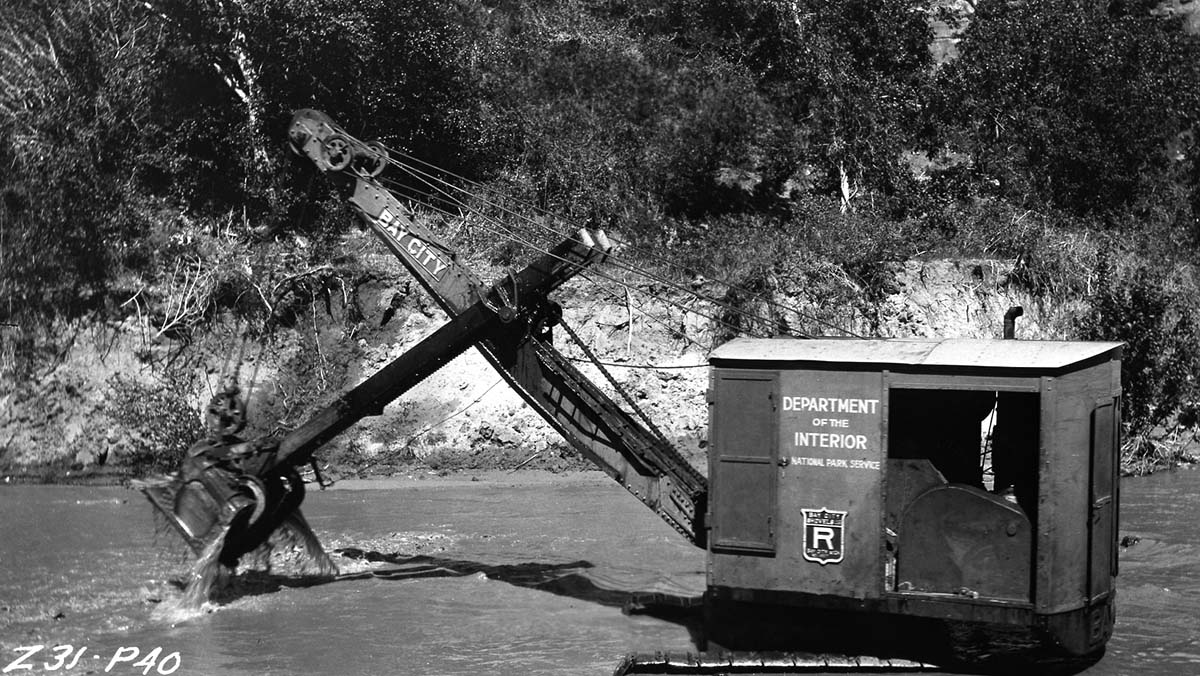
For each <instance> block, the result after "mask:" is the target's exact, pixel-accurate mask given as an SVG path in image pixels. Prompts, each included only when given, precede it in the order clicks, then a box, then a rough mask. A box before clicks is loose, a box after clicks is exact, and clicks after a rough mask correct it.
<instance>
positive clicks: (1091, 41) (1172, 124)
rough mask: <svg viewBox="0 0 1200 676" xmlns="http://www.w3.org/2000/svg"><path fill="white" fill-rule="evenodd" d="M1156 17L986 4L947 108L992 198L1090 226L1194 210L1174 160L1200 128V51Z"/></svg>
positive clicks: (951, 132) (947, 131) (947, 136)
mask: <svg viewBox="0 0 1200 676" xmlns="http://www.w3.org/2000/svg"><path fill="white" fill-rule="evenodd" d="M1147 6H1148V5H1147V3H1142V2H1131V3H1113V4H1112V5H1111V7H1110V8H1108V9H1107V10H1106V8H1105V7H1104V6H1103V3H1096V2H1091V1H1090V0H1065V1H1063V2H1055V3H1037V2H1019V3H1018V2H993V3H981V4H980V7H979V11H978V12H977V13H976V14H975V16H974V18H973V19H972V22H971V25H970V26H969V28H968V29H967V31H966V34H965V37H964V39H963V41H962V42H961V43H960V49H961V56H960V57H959V58H958V59H957V60H956V61H953V62H951V63H950V64H949V65H947V66H946V67H945V69H944V71H943V72H942V74H941V77H940V81H939V86H938V90H939V92H940V97H939V99H940V100H939V103H938V105H937V106H936V108H937V112H938V117H939V124H940V125H941V128H942V139H943V141H944V142H945V144H946V146H948V147H949V148H950V149H952V150H955V151H957V152H961V153H964V154H966V155H967V156H969V157H970V158H971V161H972V164H973V167H974V172H975V181H974V184H975V185H976V186H977V188H978V189H980V190H981V192H984V193H985V194H999V195H1004V196H1007V197H1009V198H1011V199H1014V200H1017V201H1022V200H1026V201H1027V200H1028V199H1030V198H1032V199H1034V200H1036V201H1038V202H1040V203H1042V204H1047V205H1050V206H1052V207H1059V208H1064V209H1067V210H1069V211H1071V212H1073V213H1075V214H1081V215H1085V214H1094V215H1105V214H1110V213H1114V212H1117V211H1120V210H1123V209H1142V210H1145V209H1149V208H1151V207H1155V206H1157V207H1159V208H1161V207H1162V204H1163V200H1164V199H1169V200H1171V201H1172V203H1173V204H1174V205H1175V207H1176V208H1178V207H1184V206H1185V205H1186V202H1187V199H1186V197H1185V199H1183V200H1176V199H1175V198H1174V197H1170V196H1169V195H1168V193H1170V192H1171V191H1172V189H1173V187H1174V186H1177V185H1180V184H1179V181H1180V180H1185V181H1188V180H1190V179H1186V178H1183V177H1182V176H1181V173H1182V172H1181V171H1180V169H1181V167H1180V166H1179V159H1178V158H1176V157H1173V156H1172V154H1171V153H1169V152H1168V148H1169V147H1172V146H1173V145H1175V144H1177V143H1178V142H1179V140H1180V139H1181V138H1186V137H1189V136H1192V137H1194V134H1195V130H1196V125H1197V121H1198V119H1200V65H1198V64H1200V41H1197V39H1196V38H1195V37H1194V36H1189V35H1186V34H1184V32H1183V31H1182V30H1181V26H1180V24H1179V22H1177V21H1168V20H1165V19H1162V18H1160V17H1157V16H1153V15H1151V14H1150V13H1149V12H1148V11H1146V10H1147ZM988 185H995V186H996V189H995V190H988V189H987V188H986V186H988ZM1196 189H1197V187H1196V184H1195V182H1194V181H1192V182H1191V185H1190V186H1187V187H1186V188H1185V190H1184V195H1185V196H1186V195H1187V194H1188V193H1190V194H1191V195H1194V194H1195V191H1196ZM1192 199H1194V198H1192ZM1184 217H1185V218H1186V214H1185V215H1184Z"/></svg>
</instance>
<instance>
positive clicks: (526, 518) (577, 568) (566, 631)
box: [0, 470, 1200, 676]
mask: <svg viewBox="0 0 1200 676" xmlns="http://www.w3.org/2000/svg"><path fill="white" fill-rule="evenodd" d="M304 512H305V514H306V516H307V517H308V519H309V522H310V523H311V525H312V527H313V529H314V531H315V532H316V533H317V535H318V536H319V537H320V538H321V540H322V542H323V543H324V544H325V546H326V548H327V549H329V550H331V551H332V550H342V551H344V552H346V553H348V554H350V555H351V556H350V557H347V556H341V555H335V557H334V558H335V560H336V561H337V562H338V563H339V565H340V566H341V569H342V576H341V577H340V578H339V579H337V580H335V581H332V582H328V581H322V580H316V579H313V578H305V577H303V576H302V575H299V574H298V573H293V572H290V570H289V568H288V561H287V560H283V559H280V560H276V561H274V562H273V567H272V572H271V573H267V572H250V573H243V574H241V575H238V576H236V577H235V578H234V581H233V584H232V586H231V588H230V589H229V590H228V591H226V592H225V593H224V595H223V596H222V597H221V598H219V599H218V602H217V603H213V604H209V605H207V606H205V607H204V608H203V609H202V610H200V611H199V612H196V611H189V610H187V609H185V608H181V607H180V606H179V600H180V596H181V591H180V590H179V588H178V586H177V584H175V583H173V581H178V580H179V579H181V578H182V576H183V575H184V574H185V573H186V571H187V568H188V565H187V564H188V560H189V557H188V556H187V554H186V552H184V551H183V550H182V547H181V545H180V543H179V542H178V541H177V540H178V538H177V537H176V536H174V535H173V534H170V533H160V532H158V529H157V528H156V524H155V522H154V519H153V517H152V516H151V512H150V508H149V505H148V504H146V502H145V500H143V499H142V497H141V495H140V494H138V493H136V492H134V491H131V490H125V489H120V488H81V487H65V486H0V670H2V669H3V668H5V666H10V665H11V663H12V661H13V660H15V659H17V657H19V655H20V653H19V652H18V650H17V648H19V647H21V646H32V645H45V646H47V647H46V648H45V649H43V650H42V651H41V652H40V653H38V654H37V655H34V656H33V657H32V658H31V659H30V660H29V663H31V664H32V665H33V667H34V668H33V669H31V670H21V669H13V670H11V671H10V673H13V674H28V673H41V672H42V671H48V670H46V669H45V667H46V666H51V667H53V666H54V661H55V660H54V655H55V653H54V652H52V648H51V647H52V646H55V645H59V646H61V645H63V644H70V645H71V646H72V648H73V652H72V653H71V655H70V656H71V657H74V656H77V655H79V650H80V648H86V652H84V653H83V654H82V655H81V656H79V658H78V659H77V660H76V662H75V663H74V664H73V665H72V666H70V667H68V666H66V665H63V666H62V667H61V668H60V669H58V670H56V672H57V673H65V674H86V673H105V668H106V667H107V666H108V665H109V662H110V661H111V660H112V658H113V657H114V656H116V655H118V653H119V651H121V650H122V649H123V648H124V649H127V650H126V651H125V652H124V653H121V655H122V656H128V655H130V654H131V651H130V650H128V649H132V648H136V649H137V650H138V653H139V658H142V657H145V656H146V655H147V654H149V653H151V652H152V651H153V650H154V648H161V649H162V650H161V651H159V653H157V655H156V656H155V661H154V662H151V663H149V664H150V666H149V667H147V666H146V664H142V666H139V667H136V668H135V667H134V666H133V665H134V663H135V662H136V659H127V660H126V661H124V662H118V663H116V664H114V665H113V667H112V670H111V671H110V672H108V673H114V674H141V673H143V671H144V670H145V669H148V670H149V673H156V669H160V668H161V669H163V670H164V671H165V670H170V669H171V667H172V666H173V665H172V663H168V662H165V661H164V657H165V656H166V655H168V654H170V653H172V652H178V653H179V656H178V658H177V661H178V668H177V669H176V670H174V673H176V674H231V675H242V674H245V675H250V674H281V675H282V674H287V675H293V674H438V675H441V674H446V675H452V674H472V675H474V674H530V675H559V674H580V675H607V674H610V673H611V672H612V669H613V666H614V665H615V664H616V662H617V660H618V659H619V658H620V656H621V655H623V654H625V653H627V652H646V651H654V650H672V651H687V650H694V649H695V646H694V644H693V642H692V637H691V635H690V633H689V631H688V628H687V627H685V626H681V625H680V624H677V623H674V622H671V621H667V620H662V619H656V618H652V617H648V616H639V615H633V616H629V615H624V614H622V612H621V605H622V603H623V602H624V600H625V599H626V598H627V597H628V596H629V595H630V594H631V593H638V592H660V593H666V594H672V595H677V596H684V597H688V596H698V595H699V594H700V593H702V592H703V589H704V552H703V551H701V550H698V549H695V548H693V547H692V546H691V545H689V544H687V543H686V542H684V540H683V539H682V538H680V537H679V536H678V535H677V534H676V533H675V532H674V531H672V530H671V529H670V528H669V527H667V526H666V525H665V524H663V523H662V522H660V521H659V520H658V518H657V517H656V516H654V515H653V514H652V513H650V512H649V511H648V510H646V509H645V508H644V507H643V506H642V505H641V504H640V503H638V502H637V501H636V500H634V499H633V498H632V497H630V496H628V495H627V494H625V492H624V491H623V490H622V489H621V488H619V487H618V486H616V485H615V484H611V483H609V482H608V480H607V479H606V478H605V477H603V475H600V474H596V479H595V480H594V481H593V480H584V481H578V480H576V481H572V482H570V483H567V484H566V485H506V484H500V483H491V482H481V483H475V484H470V483H467V484H463V483H441V482H435V481H430V482H428V483H426V482H416V483H414V484H412V485H407V486H405V487H401V488H394V489H388V490H380V489H363V490H331V491H325V492H313V493H310V494H309V496H308V498H307V499H306V500H305V503H304ZM1198 516H1200V471H1194V470H1181V471H1177V472H1168V473H1161V474H1158V475H1154V476H1151V477H1147V478H1141V479H1126V480H1124V481H1122V483H1121V525H1120V532H1121V534H1122V535H1135V536H1137V537H1139V538H1140V541H1139V542H1138V543H1137V544H1136V545H1134V546H1132V547H1129V548H1126V549H1123V550H1122V551H1121V557H1120V576H1119V578H1118V596H1117V625H1116V629H1115V632H1114V636H1113V638H1112V640H1111V641H1110V643H1109V648H1108V653H1107V655H1106V656H1105V657H1104V658H1103V659H1102V660H1101V661H1100V662H1099V663H1097V664H1096V665H1094V666H1093V667H1092V668H1090V669H1088V670H1087V671H1086V672H1084V673H1085V674H1087V675H1088V676H1119V675H1125V674H1133V673H1137V674H1138V675H1139V676H1156V675H1159V674H1161V675H1171V676H1174V675H1175V674H1198V673H1200V575H1198V574H1197V573H1198V572H1200V571H1198V569H1197V568H1198V564H1200V518H1198ZM371 559H376V560H374V561H372V560H371ZM59 650H60V651H63V650H64V649H63V648H61V647H60V648H59Z"/></svg>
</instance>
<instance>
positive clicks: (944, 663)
mask: <svg viewBox="0 0 1200 676" xmlns="http://www.w3.org/2000/svg"><path fill="white" fill-rule="evenodd" d="M333 554H335V555H337V556H341V557H343V558H345V559H349V560H353V561H362V562H368V563H383V564H388V565H389V567H388V568H385V569H381V570H369V571H362V572H355V573H347V574H342V575H338V576H336V577H331V576H323V575H296V574H278V573H272V572H270V571H262V570H248V571H244V572H241V573H238V574H237V575H234V576H231V577H230V578H229V579H228V580H227V581H226V583H225V584H224V585H223V586H222V587H221V589H219V590H216V589H214V594H213V597H212V601H213V602H215V603H218V604H227V603H231V602H233V601H235V600H237V599H239V598H243V597H249V596H258V595H263V594H271V593H275V592H278V591H280V590H282V589H285V588H307V587H316V586H322V585H328V584H336V583H344V582H350V581H354V580H364V579H377V580H378V579H382V580H396V581H403V580H415V579H424V578H461V577H470V576H476V575H483V576H486V577H487V578H488V579H489V580H495V581H498V582H504V583H506V584H510V585H514V586H517V587H521V588H525V589H533V590H537V591H542V592H547V593H550V594H555V595H558V596H564V597H569V598H572V599H576V600H580V601H585V602H588V603H594V604H598V605H602V606H607V607H612V608H620V609H621V610H622V612H624V613H626V614H631V615H646V616H650V617H654V618H656V619H659V620H663V621H667V622H671V623H673V624H676V625H679V626H681V627H682V628H684V629H685V630H686V631H687V633H688V636H689V639H690V642H691V644H692V647H693V649H694V650H696V651H697V652H701V651H709V652H713V651H720V650H722V649H724V648H731V649H745V648H743V647H742V646H738V645H736V644H735V645H726V644H724V643H722V644H721V645H717V644H716V643H713V642H712V641H711V640H710V639H711V637H710V636H708V635H707V633H706V629H705V610H704V602H703V597H702V596H680V595H674V594H669V593H664V592H647V591H634V590H627V589H614V588H610V587H604V586H600V585H598V584H597V583H596V582H595V581H594V580H593V579H591V577H590V576H589V571H591V570H592V569H594V568H595V565H594V564H592V563H591V562H589V561H585V560H578V561H570V562H566V563H540V562H524V563H514V564H485V563H480V562H477V561H467V560H461V559H453V558H448V557H442V556H431V555H425V554H417V555H401V554H384V553H380V552H377V551H370V550H363V549H359V548H356V547H346V548H342V549H337V550H334V551H333ZM720 613H721V614H722V616H725V615H726V614H728V618H727V619H728V621H729V623H730V624H731V625H733V626H737V627H741V628H744V630H745V631H750V632H752V633H754V634H755V636H754V640H756V641H757V640H761V639H762V637H763V635H764V634H763V633H762V632H763V631H766V630H768V629H776V628H778V627H780V626H788V627H789V628H790V630H789V631H787V632H786V633H785V634H780V636H781V637H783V638H782V639H781V640H782V641H783V645H781V646H779V647H774V648H773V649H776V650H786V651H787V652H791V653H809V654H814V655H816V654H835V655H836V654H840V655H873V656H877V657H889V658H904V659H909V660H916V661H920V662H924V663H926V664H930V665H933V664H937V665H940V667H939V669H942V670H944V672H952V673H964V674H966V673H970V674H1012V673H1018V672H1020V671H1028V672H1029V673H1037V674H1058V675H1063V676H1066V675H1068V674H1077V673H1079V672H1081V671H1083V670H1085V669H1087V668H1088V667H1089V666H1090V665H1092V664H1094V663H1095V662H1096V660H1097V659H1099V655H1093V656H1090V657H1088V658H1086V659H1077V658H1072V659H1064V658H1062V657H1061V656H1049V655H1045V654H1032V653H1030V652H1029V651H1028V650H1027V648H1028V646H1025V647H1024V648H1023V647H1022V646H1020V645H1018V644H1021V643H1024V642H1026V641H1027V640H1028V638H1029V637H1028V636H1022V635H1020V634H1019V633H1015V632H1012V630H1005V629H1003V628H993V629H996V631H992V630H991V629H988V628H979V627H963V626H957V625H953V624H948V623H944V622H936V621H929V622H913V618H908V620H906V621H904V622H901V623H897V622H892V621H890V620H888V618H883V617H864V616H863V615H861V614H846V615H844V616H843V615H838V614H836V613H823V614H821V615H820V616H819V617H814V618H812V619H810V620H808V621H805V622H803V623H802V624H801V623H797V620H796V617H795V616H794V615H792V614H790V613H789V616H788V617H786V618H784V617H774V616H772V614H771V613H769V612H767V613H765V614H764V611H763V609H749V614H747V613H745V612H738V611H737V610H736V609H734V610H731V609H722V610H721V611H720ZM1005 642H1010V645H1009V648H1010V649H1011V648H1017V649H1018V650H1017V654H1015V655H1014V654H1004V651H1003V650H1001V651H1000V652H999V653H997V652H996V648H997V647H998V645H997V644H998V643H999V644H1000V646H1001V647H1002V645H1003V644H1004V643H1005ZM950 646H955V648H954V649H953V650H951V649H950ZM964 648H965V652H964V651H963V649H964Z"/></svg>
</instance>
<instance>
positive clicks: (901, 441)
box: [887, 388, 1040, 523]
mask: <svg viewBox="0 0 1200 676" xmlns="http://www.w3.org/2000/svg"><path fill="white" fill-rule="evenodd" d="M888 396H889V399H888V449H887V454H888V458H891V459H911V460H919V459H926V460H929V462H930V463H931V464H932V465H933V467H934V468H935V469H936V470H937V471H938V472H939V473H940V474H941V475H942V477H943V478H944V479H945V480H946V482H947V483H955V484H965V485H968V486H973V487H975V488H978V489H980V490H984V491H988V492H990V493H993V494H996V495H1000V496H1003V497H1005V498H1006V499H1008V500H1009V501H1010V502H1014V503H1016V504H1017V505H1018V506H1019V507H1020V508H1021V509H1022V511H1024V512H1025V514H1026V515H1027V516H1028V517H1029V519H1030V521H1031V522H1033V523H1036V510H1037V485H1038V477H1037V457H1038V446H1039V443H1038V431H1039V418H1040V407H1039V400H1038V395H1037V393H1031V392H1003V391H1001V392H998V391H995V390H933V389H905V388H893V389H891V390H890V392H889V395H888Z"/></svg>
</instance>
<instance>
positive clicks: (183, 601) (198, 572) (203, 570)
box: [151, 523, 230, 624]
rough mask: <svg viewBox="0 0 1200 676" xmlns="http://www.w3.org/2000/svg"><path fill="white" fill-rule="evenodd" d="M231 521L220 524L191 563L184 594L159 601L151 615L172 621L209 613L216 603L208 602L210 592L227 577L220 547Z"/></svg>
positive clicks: (223, 543)
mask: <svg viewBox="0 0 1200 676" xmlns="http://www.w3.org/2000/svg"><path fill="white" fill-rule="evenodd" d="M229 527H230V524H228V523H227V524H224V525H223V526H221V529H220V531H219V532H218V533H217V536H216V537H214V538H213V539H212V540H210V541H209V542H208V544H207V545H205V546H204V549H203V551H201V552H200V556H198V557H197V558H196V561H195V562H194V563H192V567H191V569H190V570H189V571H188V574H187V577H186V578H185V580H186V582H185V584H184V588H183V594H182V595H180V596H179V597H178V598H175V599H170V600H166V601H164V602H163V603H161V604H160V605H159V606H158V607H157V608H155V609H154V612H153V613H151V616H152V617H154V618H155V619H158V620H165V621H167V622H170V623H172V624H174V623H177V622H182V621H184V620H187V619H191V618H193V617H196V616H198V615H203V614H205V613H208V612H212V610H213V609H214V608H215V606H214V605H213V604H212V603H211V602H210V600H209V599H210V598H211V596H212V594H213V591H214V590H216V589H219V588H220V587H222V586H223V585H225V584H226V583H227V582H228V580H229V575H230V570H229V569H228V568H226V567H225V566H224V565H223V564H222V563H221V560H220V559H221V549H222V548H223V547H224V546H225V537H226V536H227V535H228V534H229Z"/></svg>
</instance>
